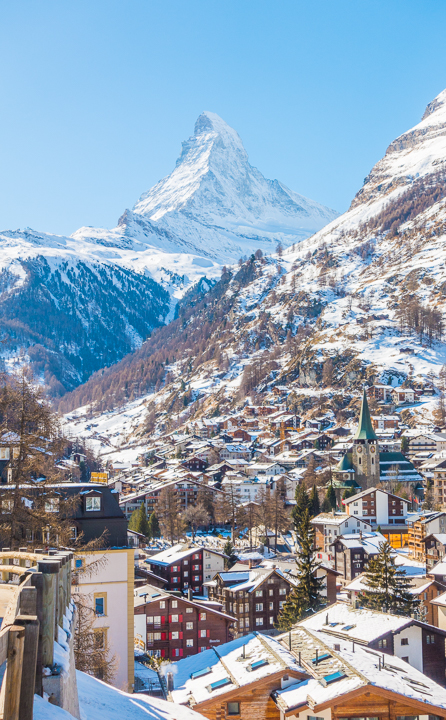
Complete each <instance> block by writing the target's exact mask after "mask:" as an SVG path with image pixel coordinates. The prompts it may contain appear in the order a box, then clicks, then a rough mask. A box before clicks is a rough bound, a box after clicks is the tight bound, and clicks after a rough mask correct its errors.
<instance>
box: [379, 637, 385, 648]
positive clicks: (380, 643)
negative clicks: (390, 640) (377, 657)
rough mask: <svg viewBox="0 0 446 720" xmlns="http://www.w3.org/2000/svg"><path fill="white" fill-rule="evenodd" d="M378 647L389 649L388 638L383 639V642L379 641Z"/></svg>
mask: <svg viewBox="0 0 446 720" xmlns="http://www.w3.org/2000/svg"><path fill="white" fill-rule="evenodd" d="M378 647H379V648H385V647H387V638H383V639H382V640H378Z"/></svg>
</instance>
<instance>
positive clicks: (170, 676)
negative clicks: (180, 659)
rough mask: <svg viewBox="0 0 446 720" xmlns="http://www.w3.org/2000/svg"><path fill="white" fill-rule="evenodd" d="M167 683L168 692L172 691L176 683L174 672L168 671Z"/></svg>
mask: <svg viewBox="0 0 446 720" xmlns="http://www.w3.org/2000/svg"><path fill="white" fill-rule="evenodd" d="M166 685H167V692H172V690H173V688H174V685H173V673H171V672H168V673H167V675H166Z"/></svg>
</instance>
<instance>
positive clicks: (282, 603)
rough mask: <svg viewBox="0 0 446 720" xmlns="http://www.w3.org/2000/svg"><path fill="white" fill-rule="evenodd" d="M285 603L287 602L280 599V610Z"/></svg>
mask: <svg viewBox="0 0 446 720" xmlns="http://www.w3.org/2000/svg"><path fill="white" fill-rule="evenodd" d="M284 603H285V601H284V600H279V610H282V608H283V606H284Z"/></svg>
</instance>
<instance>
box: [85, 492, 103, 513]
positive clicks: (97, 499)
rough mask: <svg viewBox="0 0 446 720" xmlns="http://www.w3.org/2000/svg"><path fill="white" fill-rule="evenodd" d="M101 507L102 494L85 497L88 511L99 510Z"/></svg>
mask: <svg viewBox="0 0 446 720" xmlns="http://www.w3.org/2000/svg"><path fill="white" fill-rule="evenodd" d="M100 509H101V496H100V495H90V496H89V497H86V498H85V510H86V512H98V511H99V510H100Z"/></svg>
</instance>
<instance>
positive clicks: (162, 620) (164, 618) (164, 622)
mask: <svg viewBox="0 0 446 720" xmlns="http://www.w3.org/2000/svg"><path fill="white" fill-rule="evenodd" d="M165 624H166V616H165V615H161V625H165Z"/></svg>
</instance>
